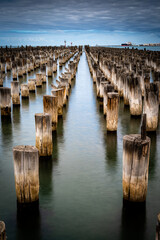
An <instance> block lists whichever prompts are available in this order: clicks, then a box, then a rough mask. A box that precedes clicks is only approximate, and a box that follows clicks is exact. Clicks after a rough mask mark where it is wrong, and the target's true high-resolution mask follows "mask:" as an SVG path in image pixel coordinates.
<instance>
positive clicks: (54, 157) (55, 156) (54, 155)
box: [52, 131, 59, 163]
mask: <svg viewBox="0 0 160 240" xmlns="http://www.w3.org/2000/svg"><path fill="white" fill-rule="evenodd" d="M52 139H53V140H52V141H53V153H52V160H53V161H54V162H55V163H58V149H59V148H58V136H57V131H54V132H52Z"/></svg>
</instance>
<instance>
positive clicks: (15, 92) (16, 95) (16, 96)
mask: <svg viewBox="0 0 160 240" xmlns="http://www.w3.org/2000/svg"><path fill="white" fill-rule="evenodd" d="M11 96H12V103H13V105H20V92H19V82H18V81H13V82H11Z"/></svg>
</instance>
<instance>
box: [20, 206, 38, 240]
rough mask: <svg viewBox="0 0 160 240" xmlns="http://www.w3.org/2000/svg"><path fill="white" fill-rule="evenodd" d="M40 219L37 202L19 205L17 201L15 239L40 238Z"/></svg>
mask: <svg viewBox="0 0 160 240" xmlns="http://www.w3.org/2000/svg"><path fill="white" fill-rule="evenodd" d="M24 233H25V234H24ZM40 238H41V219H40V211H39V202H35V203H34V204H31V205H30V204H27V205H21V204H18V203H17V239H18V240H22V239H23V240H28V239H33V240H34V239H40Z"/></svg>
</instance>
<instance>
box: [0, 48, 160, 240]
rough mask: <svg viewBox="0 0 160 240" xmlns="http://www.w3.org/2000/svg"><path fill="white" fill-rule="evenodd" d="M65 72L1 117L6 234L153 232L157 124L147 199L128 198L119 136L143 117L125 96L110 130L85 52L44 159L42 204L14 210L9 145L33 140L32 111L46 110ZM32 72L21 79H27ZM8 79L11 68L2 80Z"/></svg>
mask: <svg viewBox="0 0 160 240" xmlns="http://www.w3.org/2000/svg"><path fill="white" fill-rule="evenodd" d="M64 68H65V66H64V67H63V68H62V69H61V70H60V72H61V71H62V72H63V71H64ZM37 71H39V70H37ZM60 72H58V73H57V76H56V75H54V76H53V78H49V79H48V82H47V84H46V85H43V88H42V89H38V90H37V93H36V95H34V94H31V95H30V99H29V101H26V100H25V101H24V100H23V101H22V104H21V107H20V108H13V109H12V118H11V120H10V121H9V120H8V121H6V120H4V119H0V120H1V124H0V219H1V220H3V221H5V223H6V228H7V236H8V239H13V240H14V239H17V240H28V239H34V240H36V239H42V240H51V239H54V240H93V239H95V240H101V239H102V240H103V239H107V240H116V239H117V240H118V239H125V240H131V239H134V240H135V239H136V240H138V239H139V240H143V239H145V240H150V239H154V237H155V227H156V219H157V214H158V212H160V174H159V173H160V161H159V155H160V141H159V138H160V128H158V131H157V134H152V135H150V137H151V141H152V144H151V155H150V167H149V184H148V194H147V201H146V205H145V206H143V207H139V208H137V207H136V208H129V207H126V206H123V199H122V150H123V141H122V138H123V136H124V135H125V134H130V133H138V132H140V119H139V118H138V119H136V118H131V117H130V113H129V109H128V108H124V105H123V101H120V107H119V123H118V131H117V133H116V134H115V133H114V134H113V133H110V134H108V133H107V132H106V127H105V118H104V117H103V114H102V111H101V109H100V105H99V102H98V100H97V99H96V89H95V86H94V85H93V82H92V78H91V76H90V72H89V69H88V65H87V61H86V56H85V53H83V55H82V56H81V59H80V62H79V66H78V71H77V74H76V79H75V81H73V83H72V85H73V86H72V91H71V95H70V98H69V102H68V104H67V107H66V108H64V115H63V119H60V120H59V123H58V130H57V133H54V134H53V156H52V159H51V160H42V161H40V196H39V198H40V201H39V209H38V210H37V211H33V212H31V213H30V214H26V213H25V214H24V213H23V212H22V213H21V214H19V213H18V212H17V203H16V193H15V185H14V170H13V158H12V147H13V146H15V145H20V144H23V145H27V144H28V145H35V123H34V114H35V113H40V112H42V111H43V104H42V99H43V95H44V94H46V93H47V94H50V92H51V83H52V82H55V80H56V78H57V77H58V76H59V74H60ZM34 75H35V73H32V74H30V75H28V76H27V77H25V78H23V79H19V81H20V82H21V83H22V82H27V79H28V78H32V77H34ZM10 82H11V75H10V73H8V74H7V76H6V79H5V81H4V86H10Z"/></svg>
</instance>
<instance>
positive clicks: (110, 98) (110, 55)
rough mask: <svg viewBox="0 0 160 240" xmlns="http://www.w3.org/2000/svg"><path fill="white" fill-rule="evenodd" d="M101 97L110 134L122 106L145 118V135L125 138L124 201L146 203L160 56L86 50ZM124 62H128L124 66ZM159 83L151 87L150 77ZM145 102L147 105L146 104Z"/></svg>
mask: <svg viewBox="0 0 160 240" xmlns="http://www.w3.org/2000/svg"><path fill="white" fill-rule="evenodd" d="M85 52H86V57H87V61H88V66H89V69H90V73H91V75H92V78H93V83H95V84H96V91H97V97H98V98H99V102H100V104H101V105H102V104H103V113H104V115H106V128H107V131H116V130H117V124H118V102H119V100H118V99H119V98H120V97H123V99H124V104H125V105H129V106H130V113H131V115H133V116H139V115H140V116H141V115H142V113H143V117H142V125H141V134H131V135H126V136H124V137H123V179H122V186H123V199H124V203H132V204H133V203H144V202H145V201H146V196H147V188H148V171H149V156H150V145H151V140H150V138H149V137H147V136H146V130H147V131H155V130H156V129H157V126H158V112H159V103H160V101H159V86H160V78H159V76H160V68H159V66H160V61H159V59H160V54H159V53H152V52H150V51H149V52H146V51H138V50H136V51H133V50H128V49H127V50H126V49H125V50H121V49H115V50H114V49H107V48H105V49H104V48H94V47H93V48H90V47H89V46H86V48H85ZM123 61H124V62H123ZM151 71H152V73H154V76H155V79H154V82H153V83H150V74H151ZM143 98H144V101H143ZM159 239H160V214H159V215H158V221H157V226H156V240H159Z"/></svg>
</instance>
